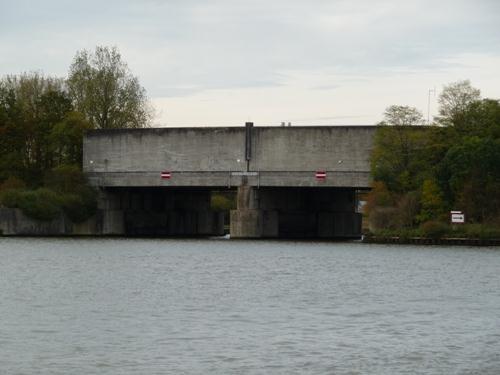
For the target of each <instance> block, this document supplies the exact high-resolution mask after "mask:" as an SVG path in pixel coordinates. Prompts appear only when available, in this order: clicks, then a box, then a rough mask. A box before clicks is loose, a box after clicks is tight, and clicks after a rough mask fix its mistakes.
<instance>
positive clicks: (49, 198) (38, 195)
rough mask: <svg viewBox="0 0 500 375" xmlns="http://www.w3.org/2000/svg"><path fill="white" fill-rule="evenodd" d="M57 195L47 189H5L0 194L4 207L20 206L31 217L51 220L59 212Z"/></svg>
mask: <svg viewBox="0 0 500 375" xmlns="http://www.w3.org/2000/svg"><path fill="white" fill-rule="evenodd" d="M59 199H60V198H59V196H58V195H57V194H56V193H55V192H53V191H51V190H49V189H43V188H42V189H37V190H7V191H5V192H4V193H3V194H2V196H1V202H2V204H3V205H4V206H6V207H11V208H20V209H21V210H22V211H23V213H24V214H25V215H26V216H28V217H31V218H32V219H36V220H42V221H48V220H53V219H55V218H56V217H57V215H59V214H60V213H61V209H60V200H59Z"/></svg>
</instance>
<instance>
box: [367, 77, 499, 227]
mask: <svg viewBox="0 0 500 375" xmlns="http://www.w3.org/2000/svg"><path fill="white" fill-rule="evenodd" d="M438 101H439V114H438V116H436V117H435V118H434V121H433V123H432V124H431V125H430V126H422V125H424V124H425V122H424V118H423V116H422V114H421V113H420V112H419V111H418V110H417V109H415V108H412V107H407V106H397V105H394V106H391V107H388V108H387V110H386V111H385V113H384V119H383V121H381V122H380V123H379V124H378V129H377V131H376V135H375V139H374V148H373V153H372V158H371V170H372V176H373V180H374V184H373V189H372V191H371V192H370V193H369V194H368V196H367V213H368V215H369V223H370V227H371V230H372V231H373V232H375V233H380V234H384V233H385V234H399V235H431V236H441V235H470V236H486V237H487V236H500V229H499V228H500V101H499V100H496V99H487V98H481V95H480V91H479V90H478V89H476V88H474V87H472V86H471V84H470V82H469V81H458V82H455V83H451V84H449V85H447V86H445V87H444V88H443V90H442V92H441V94H440V95H439V100H438ZM418 125H420V126H418ZM450 210H461V211H463V212H464V213H465V215H466V221H467V223H469V224H468V225H465V226H455V227H453V226H450V225H449V221H450V219H449V215H450ZM465 232H467V233H465Z"/></svg>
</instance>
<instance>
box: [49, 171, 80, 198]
mask: <svg viewBox="0 0 500 375" xmlns="http://www.w3.org/2000/svg"><path fill="white" fill-rule="evenodd" d="M45 186H46V187H48V188H49V189H51V190H54V191H58V192H62V193H73V192H74V191H75V190H76V189H79V188H80V187H82V186H85V176H84V174H83V172H82V171H81V170H80V168H79V167H78V166H77V165H61V166H59V167H56V168H54V169H52V170H50V171H49V172H47V173H46V174H45Z"/></svg>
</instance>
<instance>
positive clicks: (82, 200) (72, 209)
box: [60, 187, 97, 223]
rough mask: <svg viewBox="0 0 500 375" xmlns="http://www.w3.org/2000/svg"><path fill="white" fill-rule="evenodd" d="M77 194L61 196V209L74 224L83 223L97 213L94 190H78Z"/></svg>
mask: <svg viewBox="0 0 500 375" xmlns="http://www.w3.org/2000/svg"><path fill="white" fill-rule="evenodd" d="M79 190H80V191H79V192H78V194H70V193H67V194H62V195H61V198H60V204H61V207H62V209H63V211H64V213H65V214H66V216H68V218H69V219H70V220H71V221H72V222H74V223H81V222H82V221H85V220H86V219H88V218H89V217H91V216H92V215H94V214H95V213H96V211H97V199H96V194H95V192H94V190H92V189H91V188H89V187H85V188H80V189H79Z"/></svg>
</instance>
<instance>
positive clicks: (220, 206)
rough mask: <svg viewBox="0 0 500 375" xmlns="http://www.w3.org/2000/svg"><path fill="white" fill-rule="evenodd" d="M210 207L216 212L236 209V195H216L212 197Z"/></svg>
mask: <svg viewBox="0 0 500 375" xmlns="http://www.w3.org/2000/svg"><path fill="white" fill-rule="evenodd" d="M210 206H211V208H212V209H213V210H215V211H229V210H234V209H235V208H236V201H235V196H234V194H225V193H214V194H212V196H211V202H210Z"/></svg>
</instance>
